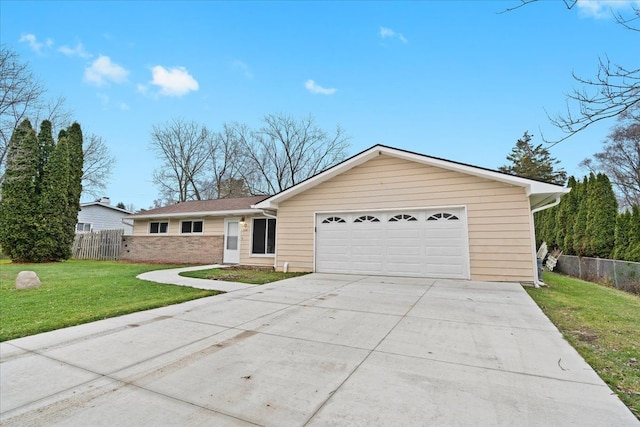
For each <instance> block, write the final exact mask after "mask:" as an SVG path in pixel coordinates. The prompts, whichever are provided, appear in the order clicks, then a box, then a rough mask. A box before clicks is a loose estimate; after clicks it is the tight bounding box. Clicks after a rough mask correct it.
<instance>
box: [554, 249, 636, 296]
mask: <svg viewBox="0 0 640 427" xmlns="http://www.w3.org/2000/svg"><path fill="white" fill-rule="evenodd" d="M555 270H556V271H559V272H560V273H563V274H566V275H568V276H572V277H577V278H580V279H582V280H588V281H590V282H598V283H603V284H605V285H609V286H614V287H616V288H617V289H620V290H623V291H627V292H630V293H633V294H638V295H640V262H630V261H619V260H613V259H603V258H588V257H578V256H573V255H560V258H558V263H557V264H556V269H555Z"/></svg>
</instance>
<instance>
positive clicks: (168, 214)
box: [127, 196, 268, 219]
mask: <svg viewBox="0 0 640 427" xmlns="http://www.w3.org/2000/svg"><path fill="white" fill-rule="evenodd" d="M266 197H268V196H251V197H235V198H229V199H213V200H191V201H187V202H181V203H176V204H174V205H170V206H163V207H161V208H156V209H149V210H145V211H140V212H138V213H135V214H132V215H129V216H128V217H127V218H131V219H145V218H180V217H183V218H186V217H192V216H224V215H242V214H252V213H261V211H260V210H258V209H253V208H252V207H251V206H252V205H254V204H256V203H258V202H260V201H262V200H264V199H265V198H266Z"/></svg>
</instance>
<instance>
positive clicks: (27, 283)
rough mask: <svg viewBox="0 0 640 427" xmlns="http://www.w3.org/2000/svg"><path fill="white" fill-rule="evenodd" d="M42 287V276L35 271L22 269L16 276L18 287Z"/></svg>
mask: <svg viewBox="0 0 640 427" xmlns="http://www.w3.org/2000/svg"><path fill="white" fill-rule="evenodd" d="M39 287H40V278H39V277H38V275H37V274H36V272H35V271H21V272H20V273H18V277H16V289H34V288H39Z"/></svg>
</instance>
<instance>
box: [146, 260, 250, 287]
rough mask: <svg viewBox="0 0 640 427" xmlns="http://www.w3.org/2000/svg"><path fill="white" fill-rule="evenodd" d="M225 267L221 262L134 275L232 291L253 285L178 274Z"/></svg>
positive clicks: (176, 283) (162, 281) (178, 283)
mask: <svg viewBox="0 0 640 427" xmlns="http://www.w3.org/2000/svg"><path fill="white" fill-rule="evenodd" d="M222 267H225V266H224V265H221V264H212V265H198V266H196V267H183V268H170V269H168V270H156V271H149V272H147V273H142V274H139V275H138V276H136V277H137V278H138V279H140V280H148V281H150V282H157V283H166V284H168V285H178V286H190V287H192V288H198V289H208V290H212V291H224V292H233V291H238V290H240V289H247V288H251V287H253V286H255V285H247V284H246V283H237V282H225V281H224V280H206V279H194V278H192V277H183V276H180V273H182V272H184V271H197V270H210V269H212V268H222Z"/></svg>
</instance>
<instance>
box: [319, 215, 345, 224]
mask: <svg viewBox="0 0 640 427" xmlns="http://www.w3.org/2000/svg"><path fill="white" fill-rule="evenodd" d="M346 222H347V221H345V220H344V218H340V217H339V216H330V217H329V218H325V219H324V221H322V223H323V224H334V223H337V224H344V223H346Z"/></svg>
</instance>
